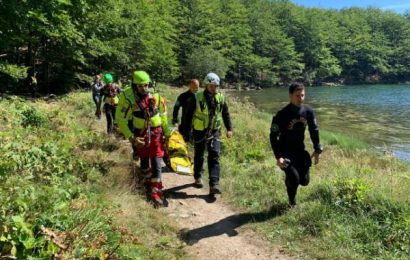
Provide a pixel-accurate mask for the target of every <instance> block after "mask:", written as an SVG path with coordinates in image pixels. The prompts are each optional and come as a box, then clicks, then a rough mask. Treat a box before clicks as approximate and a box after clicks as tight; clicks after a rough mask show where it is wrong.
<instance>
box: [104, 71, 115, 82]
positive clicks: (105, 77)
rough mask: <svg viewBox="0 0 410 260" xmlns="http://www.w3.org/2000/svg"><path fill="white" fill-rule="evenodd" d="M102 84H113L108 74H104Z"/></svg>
mask: <svg viewBox="0 0 410 260" xmlns="http://www.w3.org/2000/svg"><path fill="white" fill-rule="evenodd" d="M104 82H105V83H107V84H109V83H112V82H113V79H112V75H111V74H110V73H107V74H104Z"/></svg>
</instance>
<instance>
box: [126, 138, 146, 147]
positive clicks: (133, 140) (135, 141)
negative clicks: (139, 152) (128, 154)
mask: <svg viewBox="0 0 410 260" xmlns="http://www.w3.org/2000/svg"><path fill="white" fill-rule="evenodd" d="M128 140H129V141H130V143H131V144H132V145H133V146H135V147H137V148H142V147H143V146H144V145H145V139H144V137H135V136H131V137H130V138H129V139H128Z"/></svg>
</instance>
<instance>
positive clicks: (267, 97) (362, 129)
mask: <svg viewBox="0 0 410 260" xmlns="http://www.w3.org/2000/svg"><path fill="white" fill-rule="evenodd" d="M234 95H237V96H239V97H240V98H244V97H249V101H251V102H253V103H254V104H255V105H256V106H257V107H258V108H259V109H261V110H263V111H265V112H268V113H271V114H273V113H276V112H277V111H278V109H280V108H281V107H283V106H285V105H286V104H287V103H289V99H288V90H287V88H269V89H264V90H262V91H240V92H239V91H238V92H235V94H234ZM305 104H308V105H310V106H311V107H313V109H314V110H315V112H316V115H317V118H318V122H319V126H320V128H323V129H326V130H329V131H332V132H338V133H343V134H347V135H350V136H352V137H355V138H360V139H362V140H364V141H366V142H368V143H369V144H371V145H372V146H374V147H376V148H377V149H378V150H380V151H387V152H392V153H393V154H394V155H395V156H396V157H398V158H400V159H403V160H406V161H409V162H410V116H409V110H410V85H351V86H336V87H309V88H307V89H306V98H305Z"/></svg>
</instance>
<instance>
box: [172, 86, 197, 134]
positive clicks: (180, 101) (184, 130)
mask: <svg viewBox="0 0 410 260" xmlns="http://www.w3.org/2000/svg"><path fill="white" fill-rule="evenodd" d="M190 99H195V94H194V93H192V92H191V90H188V91H186V92H184V93H182V94H181V95H179V96H178V98H177V101H176V102H175V106H174V111H173V113H172V124H176V123H178V112H179V108H180V107H182V115H181V124H179V127H178V130H179V132H180V133H181V134H182V136H183V137H184V139H185V141H189V134H190V131H191V125H190V122H188V121H187V119H186V113H187V106H188V103H189V101H190Z"/></svg>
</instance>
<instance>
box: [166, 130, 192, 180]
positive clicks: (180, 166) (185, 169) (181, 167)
mask: <svg viewBox="0 0 410 260" xmlns="http://www.w3.org/2000/svg"><path fill="white" fill-rule="evenodd" d="M166 149H167V151H168V157H169V164H170V167H171V169H172V170H173V171H174V172H176V173H180V174H186V175H192V174H193V173H194V166H193V164H192V161H191V158H190V157H189V156H188V146H187V144H186V143H185V141H184V138H183V137H182V135H181V134H180V133H179V132H178V131H177V130H173V131H172V132H171V136H170V137H169V139H168V142H167V144H166Z"/></svg>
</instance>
